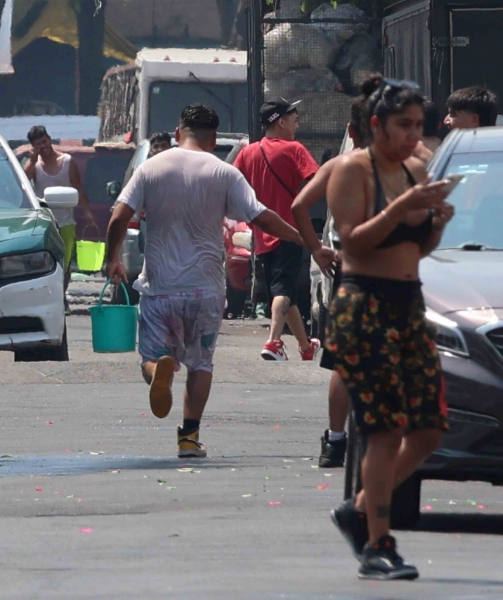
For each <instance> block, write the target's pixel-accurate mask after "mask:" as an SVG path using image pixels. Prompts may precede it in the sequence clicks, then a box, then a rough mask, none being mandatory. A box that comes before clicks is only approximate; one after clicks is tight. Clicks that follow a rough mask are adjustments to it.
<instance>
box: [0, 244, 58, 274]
mask: <svg viewBox="0 0 503 600" xmlns="http://www.w3.org/2000/svg"><path fill="white" fill-rule="evenodd" d="M55 265H56V262H55V260H54V258H53V257H52V256H51V254H49V252H46V251H45V250H44V251H41V252H31V253H29V254H15V255H12V256H3V257H1V258H0V279H15V278H16V277H31V276H32V275H43V274H44V273H50V272H51V271H53V270H54V267H55Z"/></svg>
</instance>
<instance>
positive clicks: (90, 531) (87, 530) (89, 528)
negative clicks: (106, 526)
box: [80, 527, 93, 533]
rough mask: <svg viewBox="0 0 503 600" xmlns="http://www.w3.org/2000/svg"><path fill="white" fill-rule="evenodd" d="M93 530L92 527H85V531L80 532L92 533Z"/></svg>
mask: <svg viewBox="0 0 503 600" xmlns="http://www.w3.org/2000/svg"><path fill="white" fill-rule="evenodd" d="M92 532H93V530H92V529H91V527H85V528H84V529H81V530H80V533H92Z"/></svg>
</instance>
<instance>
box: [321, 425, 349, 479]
mask: <svg viewBox="0 0 503 600" xmlns="http://www.w3.org/2000/svg"><path fill="white" fill-rule="evenodd" d="M345 456H346V435H344V437H343V438H342V440H337V441H336V442H331V441H329V439H328V429H327V430H326V431H325V433H324V434H323V435H322V436H321V454H320V463H319V464H320V468H321V469H335V468H336V467H343V466H344V458H345Z"/></svg>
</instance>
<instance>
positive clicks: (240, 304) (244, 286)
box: [224, 219, 252, 316]
mask: <svg viewBox="0 0 503 600" xmlns="http://www.w3.org/2000/svg"><path fill="white" fill-rule="evenodd" d="M224 244H225V262H226V284H227V294H226V296H227V309H226V313H227V315H228V316H229V315H234V316H238V315H240V314H241V313H242V312H243V308H244V304H245V302H246V299H247V297H248V295H249V293H250V290H251V282H252V276H251V257H252V252H251V250H252V231H251V229H250V227H248V225H247V224H246V223H239V222H238V221H233V220H232V219H225V220H224Z"/></svg>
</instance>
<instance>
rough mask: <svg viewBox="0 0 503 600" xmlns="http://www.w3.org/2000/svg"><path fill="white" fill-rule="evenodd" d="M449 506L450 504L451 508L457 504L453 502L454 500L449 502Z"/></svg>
mask: <svg viewBox="0 0 503 600" xmlns="http://www.w3.org/2000/svg"><path fill="white" fill-rule="evenodd" d="M449 504H450V505H451V506H456V504H457V502H454V500H449Z"/></svg>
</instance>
